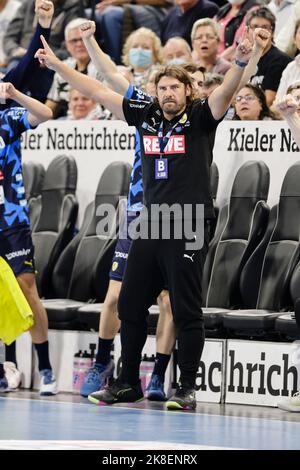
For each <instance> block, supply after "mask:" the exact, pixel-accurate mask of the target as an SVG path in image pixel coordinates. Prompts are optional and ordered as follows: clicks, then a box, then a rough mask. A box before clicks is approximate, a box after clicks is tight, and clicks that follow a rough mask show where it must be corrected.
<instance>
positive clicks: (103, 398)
mask: <svg viewBox="0 0 300 470" xmlns="http://www.w3.org/2000/svg"><path fill="white" fill-rule="evenodd" d="M143 398H144V394H143V391H142V388H141V384H140V382H139V383H138V384H137V385H129V384H126V383H122V382H121V381H120V380H118V379H117V380H116V381H115V382H114V383H113V384H112V385H109V386H108V387H107V388H104V389H103V390H99V391H98V392H94V393H91V394H90V395H89V396H88V400H89V401H90V402H92V403H95V404H96V405H99V404H100V403H106V404H107V405H113V404H114V403H134V402H137V401H141V400H143Z"/></svg>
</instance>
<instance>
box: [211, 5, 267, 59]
mask: <svg viewBox="0 0 300 470" xmlns="http://www.w3.org/2000/svg"><path fill="white" fill-rule="evenodd" d="M260 4H261V1H260V0H228V2H227V3H226V5H224V6H223V7H222V8H220V10H219V11H218V13H217V14H216V16H215V18H214V19H215V20H216V21H217V22H218V23H219V26H220V36H221V41H220V46H219V54H221V53H223V52H224V51H225V50H227V49H228V48H229V47H230V46H233V47H232V48H230V49H228V54H223V56H224V57H225V58H227V59H228V60H230V57H231V54H232V49H234V47H235V42H236V41H237V40H238V38H239V37H240V36H241V35H242V32H243V31H244V28H245V24H246V18H245V16H246V13H248V12H249V11H250V10H252V9H253V8H254V7H256V6H259V5H260Z"/></svg>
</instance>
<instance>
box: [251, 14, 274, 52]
mask: <svg viewBox="0 0 300 470" xmlns="http://www.w3.org/2000/svg"><path fill="white" fill-rule="evenodd" d="M249 28H250V29H251V30H252V31H254V30H255V29H256V28H262V29H266V30H267V31H269V33H271V34H270V37H269V40H268V43H267V46H266V47H269V45H270V44H271V43H272V39H273V31H272V25H271V22H270V21H269V20H267V19H266V18H258V17H254V18H252V20H251V21H250V24H249Z"/></svg>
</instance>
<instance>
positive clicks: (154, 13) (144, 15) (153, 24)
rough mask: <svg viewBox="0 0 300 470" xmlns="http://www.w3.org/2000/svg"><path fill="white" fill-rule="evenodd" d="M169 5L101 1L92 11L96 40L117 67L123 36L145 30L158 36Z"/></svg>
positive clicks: (163, 1) (146, 0)
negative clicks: (93, 12) (95, 25)
mask: <svg viewBox="0 0 300 470" xmlns="http://www.w3.org/2000/svg"><path fill="white" fill-rule="evenodd" d="M172 5H173V0H135V1H133V2H131V3H130V1H128V0H125V1H124V0H102V1H101V2H99V3H97V4H96V10H95V21H96V23H97V40H98V42H100V44H101V45H102V46H103V49H104V50H105V51H106V52H107V54H109V55H110V57H111V58H112V59H113V60H114V61H115V63H116V64H120V63H121V51H122V44H123V42H124V36H125V37H126V36H128V35H129V34H130V33H132V32H133V31H135V30H136V29H138V28H141V27H145V28H148V29H151V31H153V32H154V33H155V34H156V35H157V36H158V37H160V35H161V29H162V22H163V20H164V18H165V17H166V15H167V13H168V11H169V8H170V7H171V6H172ZM128 29H129V31H128V33H127V30H128ZM126 33H127V35H126Z"/></svg>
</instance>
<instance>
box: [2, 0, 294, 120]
mask: <svg viewBox="0 0 300 470" xmlns="http://www.w3.org/2000/svg"><path fill="white" fill-rule="evenodd" d="M53 3H54V4H55V13H54V18H53V20H52V24H51V36H50V46H51V47H52V49H53V50H54V52H55V53H56V54H57V56H58V57H59V58H61V59H64V60H66V62H67V64H68V65H69V66H71V67H72V68H74V69H76V70H78V71H80V72H81V73H84V74H87V75H89V76H91V77H94V78H97V79H99V80H102V77H101V76H99V74H98V73H97V71H96V69H95V67H94V65H93V64H92V62H91V59H90V57H89V54H88V51H87V50H86V47H85V45H84V43H83V40H82V38H81V34H80V29H79V26H80V24H82V23H83V22H84V21H86V19H91V18H92V19H94V20H95V22H96V39H97V42H98V44H99V45H100V46H101V48H102V50H103V51H104V52H105V53H107V54H108V55H109V56H110V57H111V58H112V59H113V60H114V62H115V63H116V64H117V65H118V68H119V71H120V73H122V74H123V75H124V76H125V77H126V79H127V80H128V81H129V82H130V83H132V84H133V85H135V86H137V87H138V88H141V89H142V90H145V86H146V84H147V83H148V82H149V79H150V78H151V74H152V72H153V71H155V70H157V68H158V67H159V66H160V65H162V64H178V65H181V64H182V65H183V64H191V63H192V64H194V65H196V66H198V67H200V68H201V71H202V72H204V77H203V81H201V82H202V83H201V84H200V88H199V87H198V91H199V95H198V96H199V98H202V99H203V98H206V97H207V96H209V94H210V93H211V92H212V91H213V90H214V89H215V87H217V86H218V85H220V83H222V79H223V76H224V74H225V73H226V72H227V70H229V68H230V66H231V63H232V61H233V58H234V51H235V48H236V46H237V45H238V43H239V41H240V40H241V38H243V37H244V36H245V35H247V36H248V37H250V36H251V32H252V31H253V30H254V29H255V28H256V27H260V28H264V29H266V30H268V31H269V32H270V33H271V36H270V41H269V43H268V45H267V46H266V48H265V50H264V51H263V54H262V56H261V58H260V60H259V62H258V64H257V67H256V70H254V71H253V75H252V76H251V77H249V84H248V85H247V86H245V87H244V88H242V89H241V90H240V92H239V93H238V96H236V98H235V100H234V102H233V103H232V110H231V112H229V113H228V115H227V119H240V120H261V119H280V118H281V117H280V115H279V114H278V112H275V111H274V109H273V107H272V105H273V102H274V100H275V99H276V98H282V97H283V96H284V95H285V94H286V93H287V90H288V89H289V87H291V86H294V85H295V84H296V85H297V82H298V81H299V82H300V54H299V51H300V0H271V1H269V2H268V1H267V0H230V1H228V2H225V1H223V0H219V1H212V0H148V1H147V2H145V1H144V0H135V1H134V2H132V3H128V1H123V0H103V1H102V2H101V3H96V5H95V2H91V1H89V0H81V1H78V0H53ZM93 6H94V7H93ZM92 7H93V8H92ZM36 23H37V20H36V15H35V0H0V70H1V71H2V73H6V72H7V71H9V70H11V69H12V68H13V67H14V66H15V65H16V64H18V62H19V61H20V59H21V58H22V57H23V56H24V54H25V53H26V51H27V48H28V45H29V42H30V39H31V37H32V35H33V33H34V30H35V27H36ZM43 73H44V79H43V80H42V82H41V80H40V78H38V79H37V80H36V82H35V77H34V76H33V77H32V83H31V84H30V86H29V87H28V88H29V94H30V95H31V96H33V97H35V98H37V99H39V100H40V101H43V102H45V103H46V104H47V106H49V107H50V108H51V110H52V111H53V114H54V117H55V118H58V119H67V118H68V119H111V118H113V116H112V114H111V113H110V112H108V111H107V110H105V109H103V108H102V107H101V106H100V105H97V104H96V103H93V102H91V100H89V99H87V97H84V96H83V95H82V94H80V93H79V92H77V91H76V90H70V87H69V85H68V84H67V83H66V82H65V81H64V80H63V79H62V78H61V77H60V76H59V75H57V74H54V75H53V73H52V71H49V70H48V69H45V71H44V72H43ZM293 89H295V88H293ZM296 89H297V88H296Z"/></svg>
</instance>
